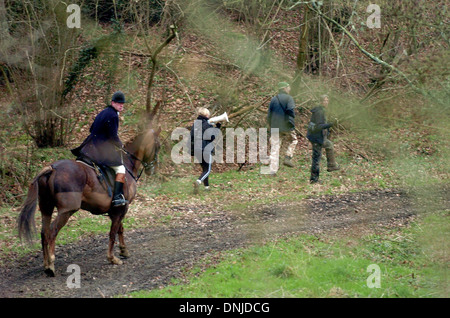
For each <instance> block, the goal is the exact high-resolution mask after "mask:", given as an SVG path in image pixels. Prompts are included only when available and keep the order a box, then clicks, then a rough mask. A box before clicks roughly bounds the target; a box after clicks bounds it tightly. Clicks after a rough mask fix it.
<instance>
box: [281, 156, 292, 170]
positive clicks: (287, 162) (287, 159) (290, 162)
mask: <svg viewBox="0 0 450 318" xmlns="http://www.w3.org/2000/svg"><path fill="white" fill-rule="evenodd" d="M291 159H292V157H289V156H286V157H284V162H283V164H284V165H285V166H288V167H291V168H293V167H294V164H293V163H292V161H291Z"/></svg>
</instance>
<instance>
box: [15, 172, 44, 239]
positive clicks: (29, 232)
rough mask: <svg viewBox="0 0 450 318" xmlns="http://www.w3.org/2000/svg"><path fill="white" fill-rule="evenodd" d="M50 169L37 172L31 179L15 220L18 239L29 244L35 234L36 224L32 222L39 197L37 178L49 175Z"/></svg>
mask: <svg viewBox="0 0 450 318" xmlns="http://www.w3.org/2000/svg"><path fill="white" fill-rule="evenodd" d="M52 170H53V169H52V167H50V166H47V167H44V169H42V170H41V172H39V174H38V175H37V176H36V177H35V178H34V179H33V181H32V182H31V184H30V187H29V188H28V195H27V199H26V200H25V203H24V204H23V206H22V209H21V211H20V214H19V217H18V219H17V227H18V231H19V237H20V238H21V239H22V238H25V239H26V240H27V241H29V242H31V241H32V240H33V235H34V234H35V233H36V224H35V222H34V214H35V212H36V205H37V200H38V196H39V184H38V181H39V178H40V177H42V176H43V175H47V174H49V173H51V171H52Z"/></svg>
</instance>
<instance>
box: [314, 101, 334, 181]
mask: <svg viewBox="0 0 450 318" xmlns="http://www.w3.org/2000/svg"><path fill="white" fill-rule="evenodd" d="M328 103H329V99H328V96H327V95H322V96H321V104H320V105H318V106H316V107H314V108H313V109H312V110H311V113H312V115H311V120H310V122H309V125H308V132H307V134H306V138H308V140H309V141H310V142H311V145H312V163H311V177H310V179H309V181H310V183H317V182H318V181H319V174H320V160H321V158H322V148H325V153H326V157H327V171H329V172H331V171H336V170H339V169H340V167H339V165H338V164H337V163H336V159H335V154H334V144H333V142H331V140H329V139H328V136H329V134H330V128H331V127H332V126H333V124H332V123H328V122H327V119H326V117H325V110H326V108H327V107H328Z"/></svg>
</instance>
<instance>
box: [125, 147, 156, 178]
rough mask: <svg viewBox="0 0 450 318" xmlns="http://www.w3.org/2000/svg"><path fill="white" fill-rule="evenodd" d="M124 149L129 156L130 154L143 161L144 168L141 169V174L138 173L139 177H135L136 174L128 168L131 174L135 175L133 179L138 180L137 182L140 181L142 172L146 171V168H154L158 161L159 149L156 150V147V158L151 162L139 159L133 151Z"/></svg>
mask: <svg viewBox="0 0 450 318" xmlns="http://www.w3.org/2000/svg"><path fill="white" fill-rule="evenodd" d="M123 151H124V152H125V153H126V154H127V155H128V156H130V157H131V159H134V160H137V161H140V162H141V163H142V166H143V168H142V169H141V171H140V172H139V175H138V176H137V177H135V176H134V175H133V173H132V172H131V171H129V170H128V168H127V170H128V172H129V173H130V174H131V176H132V177H133V179H134V180H136V182H137V181H139V179H140V178H141V176H142V173H143V172H144V170H147V169H152V170H153V169H154V168H155V164H156V163H158V150H156V149H155V158H154V159H153V160H152V161H151V162H145V161H143V160H141V159H139V158H138V157H136V156H135V155H133V154H132V153H131V152H129V151H128V150H126V149H123ZM133 166H135V164H134V163H133Z"/></svg>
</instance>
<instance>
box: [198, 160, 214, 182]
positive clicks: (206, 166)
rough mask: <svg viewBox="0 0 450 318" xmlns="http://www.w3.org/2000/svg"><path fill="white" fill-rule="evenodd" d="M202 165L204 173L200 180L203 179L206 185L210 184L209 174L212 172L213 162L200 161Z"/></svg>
mask: <svg viewBox="0 0 450 318" xmlns="http://www.w3.org/2000/svg"><path fill="white" fill-rule="evenodd" d="M200 165H201V167H202V174H201V175H200V177H199V178H198V180H200V181H203V185H204V186H205V187H208V186H209V174H210V172H211V163H208V162H202V163H200Z"/></svg>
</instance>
